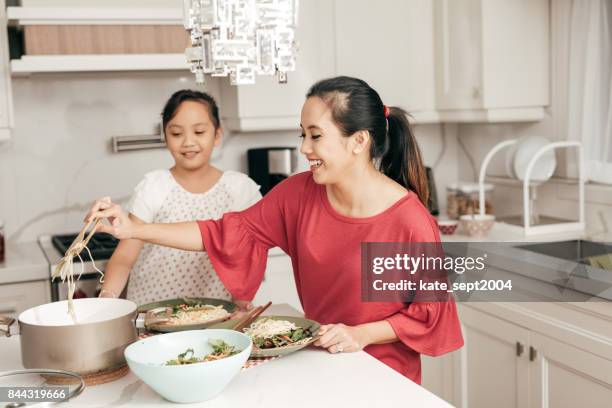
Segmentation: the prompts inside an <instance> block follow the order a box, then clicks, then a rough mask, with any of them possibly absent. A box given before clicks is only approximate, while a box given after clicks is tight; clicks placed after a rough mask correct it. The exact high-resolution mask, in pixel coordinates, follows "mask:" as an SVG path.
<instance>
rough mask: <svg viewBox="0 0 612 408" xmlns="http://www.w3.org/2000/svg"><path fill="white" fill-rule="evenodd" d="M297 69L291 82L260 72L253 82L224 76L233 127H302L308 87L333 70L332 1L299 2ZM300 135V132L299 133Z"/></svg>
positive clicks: (225, 117) (225, 99) (224, 103)
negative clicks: (235, 82) (238, 82)
mask: <svg viewBox="0 0 612 408" xmlns="http://www.w3.org/2000/svg"><path fill="white" fill-rule="evenodd" d="M296 39H297V41H298V42H299V52H298V55H297V61H296V71H295V72H289V73H288V75H287V76H288V82H287V83H286V84H279V83H278V80H277V79H276V77H270V76H264V75H258V76H257V77H256V79H255V84H254V85H239V86H235V85H230V81H229V78H221V79H222V81H221V82H220V84H221V103H222V106H223V109H222V115H223V120H224V123H225V126H226V127H227V128H228V129H230V130H234V131H243V132H244V131H246V132H248V131H263V130H289V129H295V130H297V129H299V128H300V111H301V109H302V105H303V104H304V100H305V95H306V92H307V91H308V88H309V87H310V86H311V85H313V84H314V83H315V82H316V81H318V80H320V79H323V78H327V77H331V76H333V74H334V58H333V53H334V50H333V45H334V44H333V2H332V1H330V0H306V1H300V2H299V14H298V27H297V30H296ZM296 135H297V134H296Z"/></svg>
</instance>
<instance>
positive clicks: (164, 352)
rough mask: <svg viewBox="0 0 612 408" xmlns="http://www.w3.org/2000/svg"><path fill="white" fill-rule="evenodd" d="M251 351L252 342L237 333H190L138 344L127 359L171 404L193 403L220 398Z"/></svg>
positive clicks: (139, 376)
mask: <svg viewBox="0 0 612 408" xmlns="http://www.w3.org/2000/svg"><path fill="white" fill-rule="evenodd" d="M251 347H252V342H251V339H250V338H249V337H248V336H247V335H245V334H244V333H240V332H237V331H234V330H214V329H207V330H189V331H181V332H176V333H165V334H160V335H157V336H150V337H147V338H144V339H141V340H138V341H136V342H135V343H133V344H131V345H130V346H128V347H127V348H126V349H125V359H126V361H127V363H128V365H129V367H130V370H132V372H133V373H134V374H135V375H136V376H137V377H138V378H140V379H141V380H142V381H143V382H144V383H145V384H147V385H148V386H149V387H151V388H152V389H153V390H155V392H157V393H158V394H160V395H161V396H162V397H164V398H165V399H167V400H168V401H172V402H181V403H193V402H201V401H206V400H208V399H211V398H214V397H215V396H217V395H219V393H221V392H222V391H223V390H224V389H225V387H227V386H228V385H229V384H230V382H231V381H232V379H233V378H234V377H236V376H237V375H238V373H239V372H240V370H241V369H242V367H243V365H244V363H245V362H246V361H247V359H248V358H249V354H250V352H251Z"/></svg>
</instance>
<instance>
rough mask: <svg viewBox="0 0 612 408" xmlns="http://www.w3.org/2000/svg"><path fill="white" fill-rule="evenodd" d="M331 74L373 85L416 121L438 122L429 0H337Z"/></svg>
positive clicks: (382, 96) (387, 99)
mask: <svg viewBox="0 0 612 408" xmlns="http://www.w3.org/2000/svg"><path fill="white" fill-rule="evenodd" d="M335 5H336V7H335V10H334V11H335V45H336V47H335V48H336V55H335V58H336V73H337V74H338V75H349V76H355V77H358V78H361V79H363V80H364V81H366V82H368V84H370V85H371V86H372V87H373V88H374V89H376V90H377V91H378V92H379V93H380V95H381V98H382V99H383V102H384V103H385V104H386V105H389V106H401V107H402V108H404V109H406V110H407V111H409V112H410V113H411V114H412V116H413V117H414V119H415V121H416V122H417V123H423V122H431V121H437V120H438V119H437V115H436V101H435V88H436V86H435V75H434V69H433V67H434V32H433V2H432V1H431V0H379V1H376V2H372V1H370V0H336V1H335Z"/></svg>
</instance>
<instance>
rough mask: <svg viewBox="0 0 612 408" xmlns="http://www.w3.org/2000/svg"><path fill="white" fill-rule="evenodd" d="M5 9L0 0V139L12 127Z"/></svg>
mask: <svg viewBox="0 0 612 408" xmlns="http://www.w3.org/2000/svg"><path fill="white" fill-rule="evenodd" d="M5 10H6V7H5V3H4V1H3V0H0V141H2V140H7V139H8V138H9V137H10V135H11V129H13V93H12V91H11V72H10V68H9V53H8V38H7V31H6V13H5Z"/></svg>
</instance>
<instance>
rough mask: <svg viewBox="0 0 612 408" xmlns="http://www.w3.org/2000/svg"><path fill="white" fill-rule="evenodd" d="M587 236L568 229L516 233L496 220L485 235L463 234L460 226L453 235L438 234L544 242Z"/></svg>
mask: <svg viewBox="0 0 612 408" xmlns="http://www.w3.org/2000/svg"><path fill="white" fill-rule="evenodd" d="M586 236H587V234H586V233H584V232H576V231H570V232H565V233H555V234H541V235H533V236H528V237H526V236H524V235H523V234H522V233H518V232H517V231H516V229H515V228H512V227H510V228H508V226H507V224H504V223H502V222H496V223H495V224H494V225H493V228H491V231H489V233H488V234H487V235H486V236H482V237H471V236H469V235H466V234H463V233H462V231H461V226H459V228H458V229H457V232H455V233H454V234H453V235H442V234H441V235H440V238H441V239H442V242H545V241H550V242H553V241H566V240H573V239H585V238H586Z"/></svg>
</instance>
